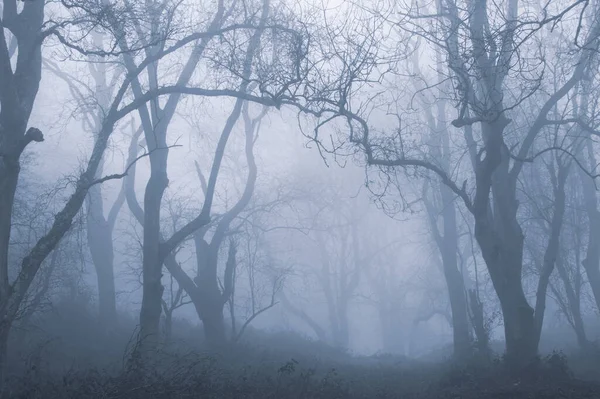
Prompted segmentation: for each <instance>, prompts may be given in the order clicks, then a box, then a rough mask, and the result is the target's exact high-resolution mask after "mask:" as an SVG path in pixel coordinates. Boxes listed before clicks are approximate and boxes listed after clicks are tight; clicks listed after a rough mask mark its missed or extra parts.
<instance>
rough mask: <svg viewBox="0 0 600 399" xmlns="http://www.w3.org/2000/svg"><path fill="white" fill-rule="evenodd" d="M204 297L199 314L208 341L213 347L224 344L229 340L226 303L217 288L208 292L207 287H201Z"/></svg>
mask: <svg viewBox="0 0 600 399" xmlns="http://www.w3.org/2000/svg"><path fill="white" fill-rule="evenodd" d="M201 291H202V297H203V298H205V299H204V300H203V301H202V303H201V304H200V306H199V307H198V309H199V310H200V313H199V314H198V316H199V317H200V319H201V320H202V329H203V331H204V338H205V339H206V343H207V344H208V345H210V346H211V347H213V348H218V347H221V346H223V345H224V344H225V343H226V342H227V336H226V333H225V318H224V317H223V308H224V304H223V301H222V299H221V292H220V290H219V289H218V288H217V290H216V292H215V290H214V288H213V289H211V291H213V293H212V294H209V293H208V292H207V288H206V287H205V288H204V289H201Z"/></svg>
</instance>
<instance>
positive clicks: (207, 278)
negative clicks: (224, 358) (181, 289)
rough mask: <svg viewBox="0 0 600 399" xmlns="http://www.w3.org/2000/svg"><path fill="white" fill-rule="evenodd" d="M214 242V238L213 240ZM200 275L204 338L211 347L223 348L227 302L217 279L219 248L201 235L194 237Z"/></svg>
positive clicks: (197, 282)
mask: <svg viewBox="0 0 600 399" xmlns="http://www.w3.org/2000/svg"><path fill="white" fill-rule="evenodd" d="M213 240H214V238H213ZM194 244H195V248H196V262H197V265H198V275H197V277H196V290H197V291H198V295H197V297H198V298H199V299H200V302H199V303H198V304H195V305H196V311H197V312H198V317H200V320H202V328H203V330H204V338H205V339H206V342H207V343H208V344H209V345H211V346H221V345H223V344H224V343H225V342H226V335H225V319H224V317H223V310H224V306H225V303H226V302H225V301H224V300H223V294H222V293H221V289H220V288H219V282H218V279H217V271H218V259H219V246H216V247H213V246H211V245H209V244H208V243H207V242H206V241H205V240H204V238H203V237H202V236H201V235H200V234H196V235H195V236H194Z"/></svg>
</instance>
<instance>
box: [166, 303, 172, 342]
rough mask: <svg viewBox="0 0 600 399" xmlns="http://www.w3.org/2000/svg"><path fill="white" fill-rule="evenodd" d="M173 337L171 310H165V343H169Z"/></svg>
mask: <svg viewBox="0 0 600 399" xmlns="http://www.w3.org/2000/svg"><path fill="white" fill-rule="evenodd" d="M172 335H173V309H169V310H165V342H166V343H170V342H171V337H172Z"/></svg>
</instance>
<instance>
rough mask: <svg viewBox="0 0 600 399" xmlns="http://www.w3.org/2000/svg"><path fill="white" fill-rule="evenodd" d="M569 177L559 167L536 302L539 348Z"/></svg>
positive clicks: (557, 249) (535, 318)
mask: <svg viewBox="0 0 600 399" xmlns="http://www.w3.org/2000/svg"><path fill="white" fill-rule="evenodd" d="M568 175H569V167H568V166H563V165H560V164H559V165H558V175H557V176H556V186H555V187H554V214H553V215H552V221H551V222H550V237H549V238H548V245H547V246H546V251H545V253H544V262H543V264H542V270H541V273H540V278H539V281H538V287H537V293H536V302H535V313H534V323H535V346H536V347H538V346H539V343H540V338H541V335H542V326H543V324H544V313H545V311H546V297H547V293H548V284H549V283H550V276H551V275H552V272H553V271H554V266H555V265H556V260H557V257H558V251H559V250H560V233H561V230H562V225H563V219H564V215H565V202H566V198H565V197H566V196H565V183H566V180H567V176H568Z"/></svg>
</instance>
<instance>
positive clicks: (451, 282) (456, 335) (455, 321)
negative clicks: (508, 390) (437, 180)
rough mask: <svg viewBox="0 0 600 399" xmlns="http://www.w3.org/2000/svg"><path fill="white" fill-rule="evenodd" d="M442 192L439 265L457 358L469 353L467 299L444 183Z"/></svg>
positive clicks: (451, 200)
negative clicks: (446, 291)
mask: <svg viewBox="0 0 600 399" xmlns="http://www.w3.org/2000/svg"><path fill="white" fill-rule="evenodd" d="M440 190H441V194H442V206H443V207H444V208H443V212H442V216H443V218H444V236H443V238H442V243H441V244H442V247H441V248H440V251H441V254H442V264H443V268H444V277H445V280H446V285H447V287H448V295H449V298H450V308H451V309H452V332H453V342H454V355H455V356H456V357H457V358H459V359H465V358H468V357H469V356H470V354H471V337H470V334H469V317H468V313H467V298H466V296H465V293H466V291H465V283H464V280H463V276H462V273H461V272H460V270H459V269H458V262H457V253H458V232H457V227H456V209H455V206H454V196H453V195H452V192H451V191H450V189H449V188H448V187H446V186H443V185H442V186H441V187H440Z"/></svg>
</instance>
